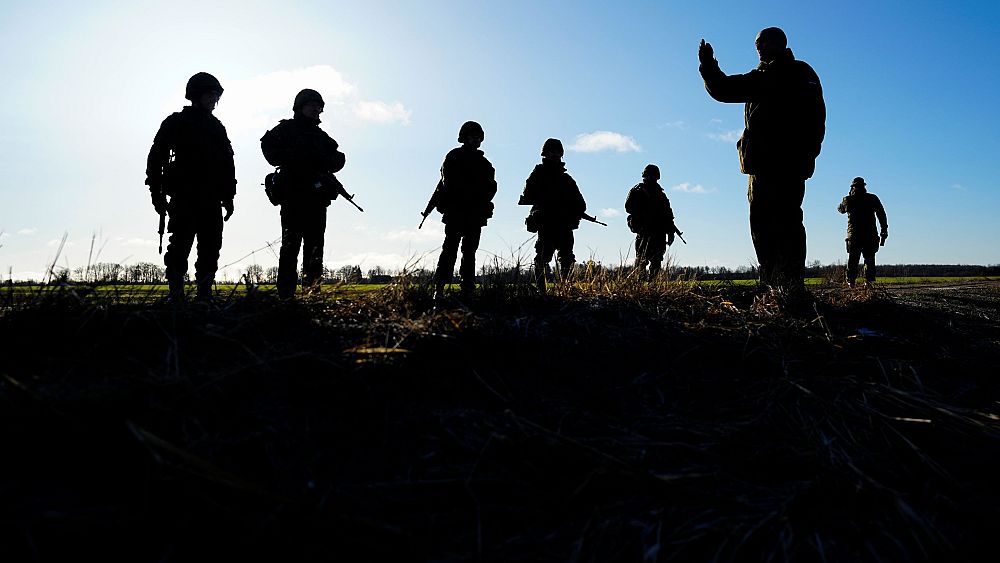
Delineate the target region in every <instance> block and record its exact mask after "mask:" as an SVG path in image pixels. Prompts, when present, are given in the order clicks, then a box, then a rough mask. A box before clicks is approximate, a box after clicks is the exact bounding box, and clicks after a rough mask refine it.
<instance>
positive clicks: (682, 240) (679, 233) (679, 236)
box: [674, 225, 688, 244]
mask: <svg viewBox="0 0 1000 563" xmlns="http://www.w3.org/2000/svg"><path fill="white" fill-rule="evenodd" d="M674 232H675V233H677V238H679V239H681V242H683V243H684V244H687V243H688V241H686V240H684V233H682V232H681V230H680V229H678V228H677V225H674Z"/></svg>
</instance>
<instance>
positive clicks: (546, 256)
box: [534, 230, 556, 293]
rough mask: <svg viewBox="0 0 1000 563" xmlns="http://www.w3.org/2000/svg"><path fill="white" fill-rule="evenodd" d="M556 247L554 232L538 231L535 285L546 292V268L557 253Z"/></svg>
mask: <svg viewBox="0 0 1000 563" xmlns="http://www.w3.org/2000/svg"><path fill="white" fill-rule="evenodd" d="M555 251H556V247H555V245H554V244H553V242H552V234H551V233H549V232H544V231H541V230H539V231H538V240H536V241H535V263H534V266H535V285H536V286H537V287H538V290H539V291H540V292H542V293H545V269H546V268H547V267H548V265H549V262H551V261H552V256H553V255H554V254H555Z"/></svg>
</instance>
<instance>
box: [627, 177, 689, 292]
mask: <svg viewBox="0 0 1000 563" xmlns="http://www.w3.org/2000/svg"><path fill="white" fill-rule="evenodd" d="M659 179H660V169H659V167H657V166H656V165H655V164H649V165H647V166H646V168H644V169H643V170H642V182H640V183H638V184H636V185H635V187H633V188H632V189H631V190H629V192H628V197H627V198H626V199H625V212H626V213H628V214H629V216H628V220H627V221H628V226H629V229H631V230H632V232H633V233H635V267H636V270H637V271H638V272H640V273H642V274H645V272H646V266H647V265H648V266H649V277H650V279H652V278H655V277H656V275H657V274H658V273H659V272H660V268H661V267H662V263H663V255H664V254H666V252H667V247H668V246H670V245H671V244H673V243H674V233H676V232H677V227H676V226H675V225H674V212H673V210H672V209H671V208H670V200H669V199H668V198H667V194H666V193H664V191H663V188H662V187H660V184H659Z"/></svg>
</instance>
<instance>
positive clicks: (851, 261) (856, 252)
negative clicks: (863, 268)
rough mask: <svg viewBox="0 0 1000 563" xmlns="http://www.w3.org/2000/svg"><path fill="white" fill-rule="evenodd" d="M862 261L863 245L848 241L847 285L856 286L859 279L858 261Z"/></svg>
mask: <svg viewBox="0 0 1000 563" xmlns="http://www.w3.org/2000/svg"><path fill="white" fill-rule="evenodd" d="M860 259H861V245H860V244H858V243H856V242H852V241H850V240H848V241H847V284H848V285H850V286H853V285H854V282H855V280H857V279H858V261H859V260H860Z"/></svg>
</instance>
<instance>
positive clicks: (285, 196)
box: [260, 115, 347, 205]
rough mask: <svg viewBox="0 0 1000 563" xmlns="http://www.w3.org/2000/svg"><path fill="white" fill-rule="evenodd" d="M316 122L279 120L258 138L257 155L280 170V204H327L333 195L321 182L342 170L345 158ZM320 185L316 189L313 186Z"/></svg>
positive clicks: (304, 118)
mask: <svg viewBox="0 0 1000 563" xmlns="http://www.w3.org/2000/svg"><path fill="white" fill-rule="evenodd" d="M319 123H320V122H319V120H318V119H316V120H314V119H309V118H308V117H305V116H304V115H296V116H295V117H294V118H292V119H282V120H281V121H280V122H278V124H277V125H276V126H274V128H273V129H271V130H269V131H268V132H266V133H264V136H263V137H261V139H260V148H261V152H263V153H264V158H265V159H266V160H267V162H268V163H269V164H271V166H277V167H280V168H281V172H280V174H279V177H280V189H281V191H282V196H281V200H282V202H283V203H305V204H317V205H329V204H330V201H331V200H333V199H335V198H336V194H335V193H334V192H333V191H332V190H331V189H330V188H329V186H330V183H329V182H328V181H323V182H321V180H323V178H324V176H325V175H328V174H335V173H337V172H340V170H341V169H343V168H344V163H345V162H346V160H347V158H346V157H345V156H344V153H342V152H340V145H338V144H337V141H335V140H333V138H331V137H330V136H329V135H327V133H326V131H323V130H322V129H320V127H319ZM318 182H320V183H321V185H320V186H319V187H317V186H316V184H317V183H318Z"/></svg>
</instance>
